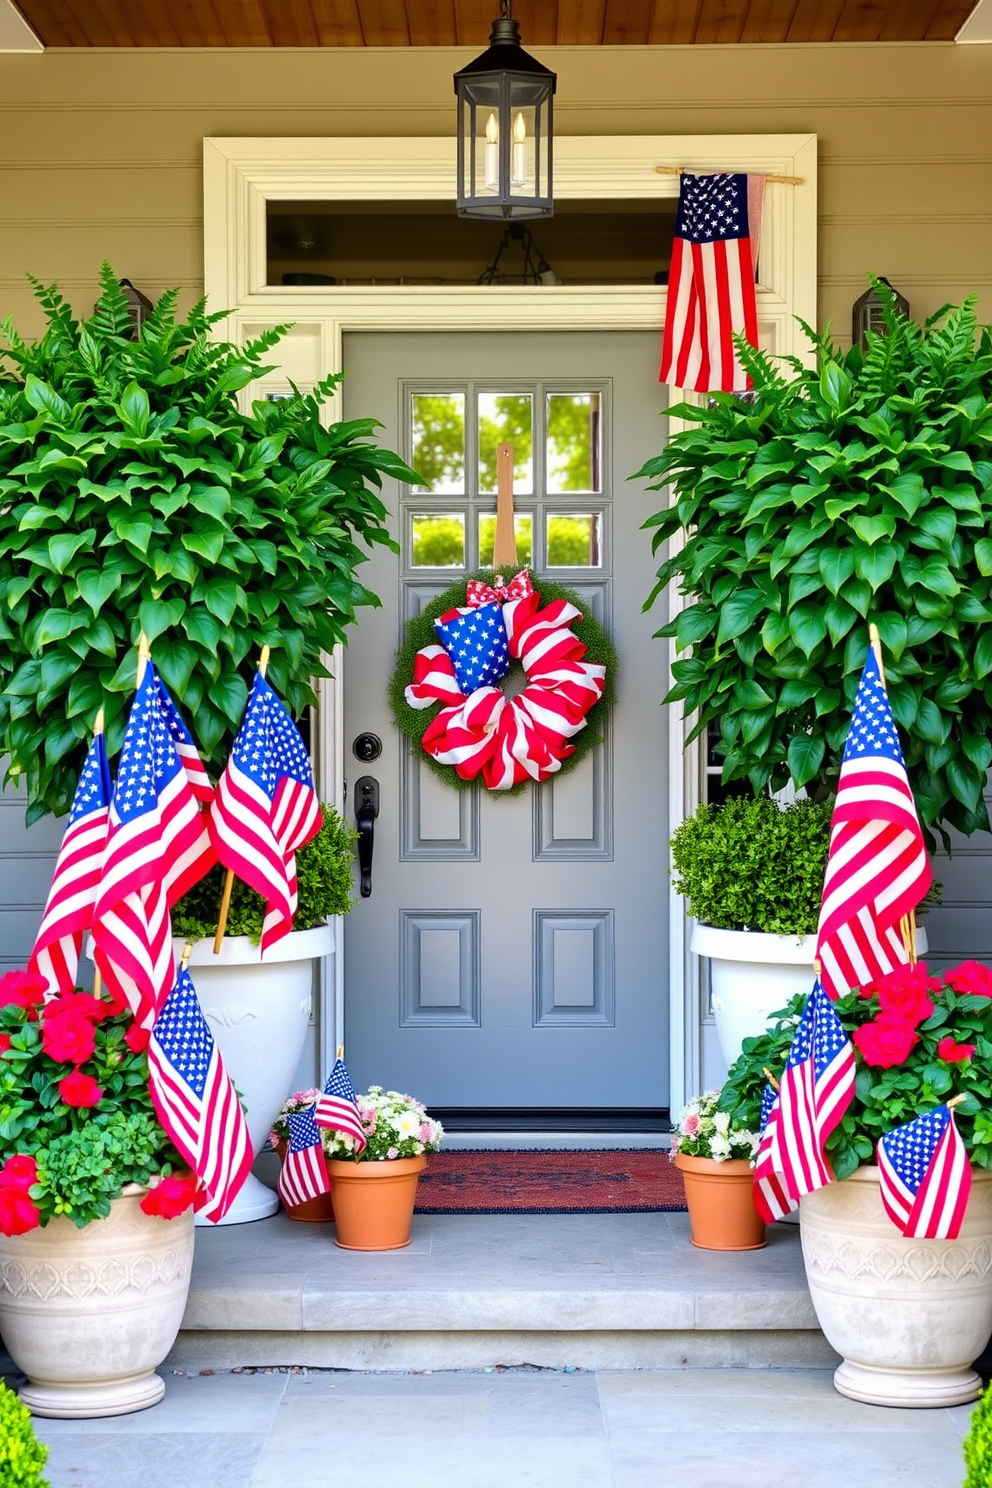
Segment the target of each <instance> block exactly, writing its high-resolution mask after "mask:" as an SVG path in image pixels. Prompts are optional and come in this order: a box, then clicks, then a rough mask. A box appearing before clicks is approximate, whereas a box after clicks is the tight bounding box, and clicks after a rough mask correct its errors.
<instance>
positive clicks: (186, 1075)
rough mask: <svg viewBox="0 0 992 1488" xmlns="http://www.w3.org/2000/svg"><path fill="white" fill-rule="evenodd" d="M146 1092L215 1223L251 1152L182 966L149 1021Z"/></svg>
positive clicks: (237, 1186) (232, 1194)
mask: <svg viewBox="0 0 992 1488" xmlns="http://www.w3.org/2000/svg"><path fill="white" fill-rule="evenodd" d="M148 1088H149V1090H150V1092H151V1097H152V1102H153V1103H154V1106H155V1110H156V1112H157V1114H158V1119H159V1121H160V1122H161V1123H162V1127H163V1129H164V1130H165V1131H166V1132H167V1134H168V1135H169V1137H170V1138H171V1140H172V1142H173V1143H174V1145H175V1146H176V1148H177V1149H178V1150H179V1152H180V1153H181V1154H182V1156H183V1157H184V1158H185V1160H186V1161H187V1162H188V1163H189V1165H190V1167H191V1168H192V1170H193V1172H194V1173H196V1175H197V1176H198V1178H199V1179H200V1183H201V1185H202V1189H203V1194H204V1195H205V1199H200V1200H198V1202H197V1208H198V1209H200V1210H201V1211H202V1213H203V1214H204V1216H205V1217H206V1218H207V1219H209V1220H212V1221H213V1222H214V1223H215V1224H216V1223H217V1221H218V1220H221V1219H223V1218H224V1215H225V1214H226V1213H227V1211H228V1209H229V1208H230V1207H231V1204H232V1203H233V1202H234V1199H235V1197H236V1196H237V1194H238V1192H239V1190H240V1188H241V1185H242V1184H243V1183H244V1181H245V1179H246V1178H247V1176H248V1174H249V1172H250V1171H251V1164H252V1157H253V1153H252V1146H251V1138H250V1137H249V1135H248V1125H247V1122H246V1121H245V1115H244V1112H243V1111H242V1109H241V1102H240V1101H239V1100H238V1094H237V1091H236V1090H235V1088H234V1085H233V1084H232V1083H231V1077H230V1075H229V1074H228V1073H227V1070H226V1069H225V1067H224V1061H223V1059H222V1058H221V1055H220V1050H219V1049H218V1047H217V1045H216V1043H215V1042H214V1036H213V1034H212V1033H211V1032H210V1028H209V1025H208V1024H207V1020H206V1018H205V1017H204V1016H203V1011H202V1009H201V1007H200V999H199V998H198V997H197V995H196V988H195V987H194V986H193V979H192V977H191V976H190V974H189V972H188V970H187V969H186V968H185V967H182V968H181V969H180V971H179V974H178V976H177V977H176V982H175V986H174V987H173V988H172V991H171V992H170V993H169V995H168V997H167V998H166V999H165V1002H164V1004H163V1006H162V1008H161V1010H160V1012H159V1014H158V1017H157V1018H156V1019H155V1026H154V1028H153V1029H152V1036H151V1039H150V1041H149V1044H148Z"/></svg>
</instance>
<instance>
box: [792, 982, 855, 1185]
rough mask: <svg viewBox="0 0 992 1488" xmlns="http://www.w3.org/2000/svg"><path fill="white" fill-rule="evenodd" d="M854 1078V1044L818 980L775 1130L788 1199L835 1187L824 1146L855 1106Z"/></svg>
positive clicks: (795, 1043) (801, 1026) (797, 1035)
mask: <svg viewBox="0 0 992 1488" xmlns="http://www.w3.org/2000/svg"><path fill="white" fill-rule="evenodd" d="M854 1075H855V1071H854V1049H853V1047H852V1045H851V1041H850V1039H849V1038H848V1037H847V1034H846V1033H845V1032H844V1029H843V1028H842V1027H841V1022H840V1019H839V1018H838V1016H837V1014H836V1012H835V1011H834V1007H833V1003H832V1002H831V1001H830V999H829V997H828V996H827V994H826V993H825V992H824V990H823V987H822V985H821V983H820V981H819V979H817V981H816V982H815V983H814V985H813V990H812V992H811V993H810V994H809V997H808V998H807V999H806V1006H805V1007H804V1009H803V1013H802V1017H801V1018H800V1019H799V1023H798V1026H797V1028H796V1032H795V1036H794V1038H793V1040H792V1047H791V1049H790V1050H789V1057H788V1060H787V1061H786V1066H785V1072H784V1074H783V1075H782V1083H781V1087H780V1089H779V1095H778V1101H779V1104H778V1117H777V1120H776V1121H775V1123H774V1127H773V1136H772V1154H773V1155H772V1163H773V1167H774V1171H775V1172H776V1173H781V1175H782V1186H783V1188H784V1189H785V1191H786V1193H788V1194H789V1196H790V1198H793V1199H800V1198H802V1196H803V1194H807V1193H812V1192H813V1191H814V1190H815V1189H817V1188H822V1187H823V1186H824V1184H826V1183H830V1182H831V1180H832V1174H831V1172H830V1168H829V1167H828V1165H827V1158H826V1151H825V1147H826V1141H827V1138H828V1137H829V1135H830V1133H831V1132H832V1131H833V1129H834V1127H835V1126H836V1125H837V1123H838V1121H840V1120H841V1118H842V1117H843V1115H844V1112H845V1111H846V1110H847V1108H848V1106H849V1105H850V1103H851V1098H852V1096H853V1095H854Z"/></svg>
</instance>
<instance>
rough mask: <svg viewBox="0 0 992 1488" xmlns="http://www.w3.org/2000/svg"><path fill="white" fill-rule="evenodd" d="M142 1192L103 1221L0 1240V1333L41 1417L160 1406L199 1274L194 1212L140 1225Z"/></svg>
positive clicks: (25, 1394) (24, 1394) (64, 1222)
mask: <svg viewBox="0 0 992 1488" xmlns="http://www.w3.org/2000/svg"><path fill="white" fill-rule="evenodd" d="M145 1192H146V1190H145V1189H143V1188H140V1187H139V1186H138V1185H137V1184H135V1183H130V1184H128V1185H127V1187H126V1188H125V1189H124V1192H123V1194H122V1195H121V1197H120V1198H118V1199H114V1200H113V1201H112V1202H111V1206H110V1213H109V1215H108V1216H107V1218H106V1219H95V1220H92V1221H91V1222H90V1223H89V1224H88V1225H86V1226H85V1227H84V1228H83V1229H77V1228H76V1226H75V1225H74V1224H73V1223H72V1221H71V1220H69V1219H65V1218H63V1217H61V1216H59V1217H56V1218H55V1219H52V1220H50V1221H49V1223H48V1224H47V1225H46V1226H45V1228H44V1229H37V1230H29V1231H28V1233H27V1234H26V1235H11V1236H7V1235H0V1331H2V1333H3V1338H4V1342H5V1344H6V1345H7V1348H8V1349H9V1351H10V1355H11V1358H12V1359H13V1360H14V1362H15V1364H16V1365H17V1367H18V1369H21V1370H23V1372H24V1373H25V1374H26V1375H27V1376H28V1379H27V1383H26V1384H25V1385H23V1386H22V1387H21V1390H20V1397H21V1399H22V1400H23V1402H24V1404H25V1405H26V1406H27V1407H28V1409H29V1410H30V1411H31V1412H32V1413H33V1414H34V1415H36V1416H56V1417H61V1418H68V1419H88V1418H90V1417H95V1416H121V1415H126V1414H127V1413H128V1412H130V1411H139V1410H145V1409H146V1408H147V1407H148V1406H150V1405H157V1403H158V1402H159V1401H160V1400H161V1399H162V1396H163V1395H164V1394H165V1383H164V1381H163V1380H162V1379H161V1377H160V1376H159V1375H157V1374H156V1373H155V1372H154V1371H155V1370H156V1369H157V1368H158V1366H159V1365H160V1364H161V1363H162V1361H163V1359H164V1358H165V1356H166V1354H167V1353H168V1352H169V1350H170V1349H171V1348H172V1345H173V1344H174V1343H175V1341H176V1335H177V1333H178V1332H179V1327H180V1324H181V1322H182V1318H183V1312H184V1311H185V1308H186V1298H187V1294H188V1292H189V1278H190V1270H191V1268H192V1265H193V1211H192V1210H191V1209H188V1210H187V1211H186V1213H185V1214H181V1215H179V1216H178V1218H176V1219H160V1218H158V1217H157V1216H155V1215H148V1214H144V1213H143V1212H142V1210H141V1208H140V1207H139V1206H140V1203H141V1199H142V1196H143V1195H144V1193H145Z"/></svg>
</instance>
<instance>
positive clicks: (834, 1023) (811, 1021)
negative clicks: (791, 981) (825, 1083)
mask: <svg viewBox="0 0 992 1488" xmlns="http://www.w3.org/2000/svg"><path fill="white" fill-rule="evenodd" d="M847 1042H848V1038H847V1034H846V1033H845V1032H844V1029H843V1027H842V1026H841V1021H840V1019H839V1018H838V1016H837V1014H836V1013H835V1012H834V1005H833V1003H832V1002H831V1001H830V998H829V997H828V996H827V994H826V992H824V990H823V986H822V984H821V982H820V979H819V977H817V979H816V981H815V983H814V984H813V990H812V992H811V993H810V994H809V997H808V998H807V999H806V1006H805V1007H804V1008H803V1015H802V1017H801V1018H800V1019H799V1023H798V1025H797V1027H796V1032H795V1036H794V1037H793V1040H792V1048H791V1049H790V1050H789V1059H788V1068H789V1069H795V1067H796V1065H797V1064H805V1062H806V1061H807V1060H808V1059H809V1057H810V1055H811V1054H812V1056H813V1071H814V1074H815V1077H816V1079H819V1078H820V1076H821V1075H822V1074H823V1072H824V1070H826V1069H827V1068H828V1067H829V1066H830V1064H831V1063H832V1062H833V1060H835V1059H836V1058H837V1055H838V1054H840V1053H841V1051H842V1050H843V1048H844V1045H845V1044H846V1043H847Z"/></svg>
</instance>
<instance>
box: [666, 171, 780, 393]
mask: <svg viewBox="0 0 992 1488" xmlns="http://www.w3.org/2000/svg"><path fill="white" fill-rule="evenodd" d="M764 179H765V178H764V176H743V175H715V176H692V175H686V174H683V176H682V178H681V181H680V183H679V205H678V212H677V214H676V218H675V238H674V241H673V243H672V264H671V269H670V271H669V276H668V310H667V313H666V315H665V334H664V339H663V342H662V350H661V381H662V382H667V383H670V384H671V385H672V386H674V387H680V388H692V390H693V391H694V392H697V393H713V392H722V393H739V392H744V391H745V389H747V388H749V387H750V386H751V379H750V378H749V377H748V375H747V373H746V372H745V371H744V369H743V367H742V366H741V364H740V361H739V360H738V357H737V352H736V349H735V347H734V342H733V337H734V335H735V333H736V334H739V335H741V334H742V335H743V336H744V337H745V339H746V340H747V341H749V342H750V344H751V345H752V346H757V344H758V311H757V301H756V299H755V293H754V276H755V270H756V267H757V250H758V241H759V239H760V236H761V201H762V194H763V190H764Z"/></svg>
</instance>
